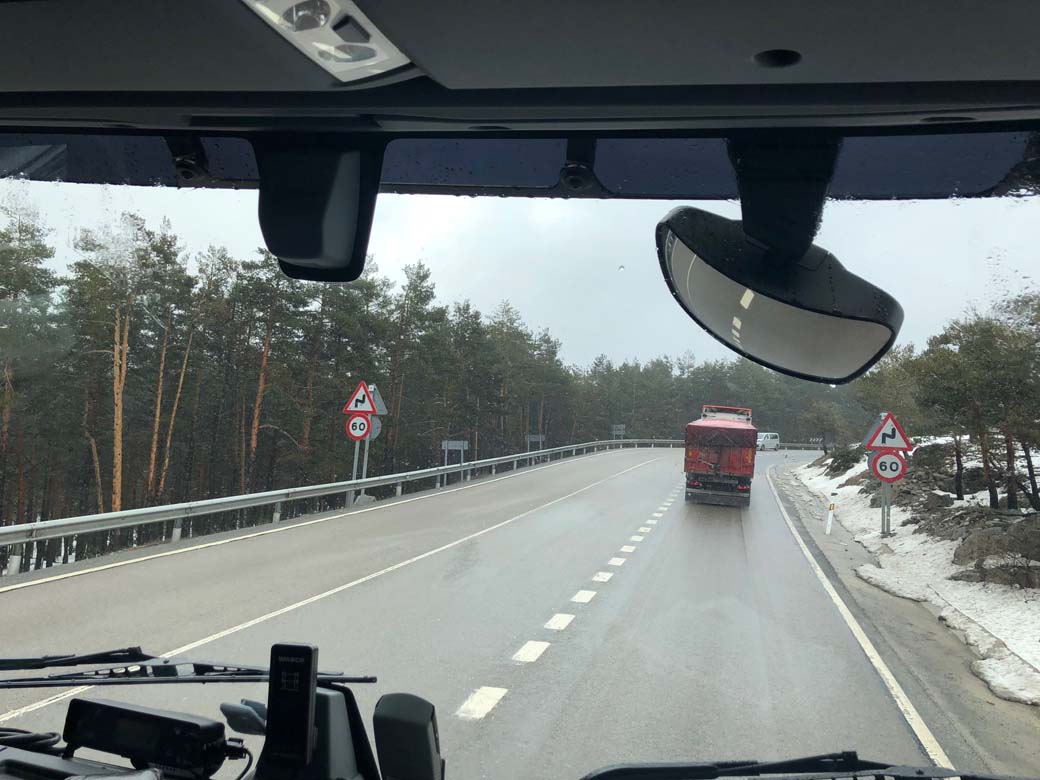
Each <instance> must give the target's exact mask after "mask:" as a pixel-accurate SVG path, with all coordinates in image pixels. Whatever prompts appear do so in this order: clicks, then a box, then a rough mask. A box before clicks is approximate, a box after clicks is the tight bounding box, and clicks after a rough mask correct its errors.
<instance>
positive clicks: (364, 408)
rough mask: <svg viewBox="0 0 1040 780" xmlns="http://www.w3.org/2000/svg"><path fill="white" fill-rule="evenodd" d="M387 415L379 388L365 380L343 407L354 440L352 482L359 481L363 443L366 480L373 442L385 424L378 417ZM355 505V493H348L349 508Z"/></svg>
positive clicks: (347, 427) (348, 430)
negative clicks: (358, 472) (362, 443)
mask: <svg viewBox="0 0 1040 780" xmlns="http://www.w3.org/2000/svg"><path fill="white" fill-rule="evenodd" d="M386 413H387V408H386V403H385V402H384V401H383V396H381V395H380V394H379V388H378V387H376V386H375V385H370V384H368V383H367V382H365V381H364V380H362V381H361V382H359V383H358V386H357V387H356V388H354V392H353V393H351V394H350V398H348V399H347V402H346V403H345V404H344V405H343V414H349V415H350V417H348V418H347V426H346V430H347V436H349V437H350V438H351V439H353V440H354V465H353V469H352V476H351V479H352V480H356V479H357V470H358V456H359V454H360V452H359V450H360V447H361V442H362V441H364V442H365V454H364V456H363V457H364V462H363V464H362V466H361V478H362V479H365V478H366V477H367V476H368V451H369V447H370V445H371V442H372V440H373V439H375V438H376V437H378V436H379V432H380V431H381V430H382V429H383V423H382V422H381V421H380V419H379V418H378V417H377V416H376V415H379V414H386ZM361 495H362V496H364V495H365V491H364V490H363V489H362V490H361ZM353 504H354V491H353V490H351V491H348V493H347V506H348V507H349V506H353Z"/></svg>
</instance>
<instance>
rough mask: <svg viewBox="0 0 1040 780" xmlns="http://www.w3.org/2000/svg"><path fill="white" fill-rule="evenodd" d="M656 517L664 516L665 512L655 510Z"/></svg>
mask: <svg viewBox="0 0 1040 780" xmlns="http://www.w3.org/2000/svg"><path fill="white" fill-rule="evenodd" d="M654 517H664V512H654Z"/></svg>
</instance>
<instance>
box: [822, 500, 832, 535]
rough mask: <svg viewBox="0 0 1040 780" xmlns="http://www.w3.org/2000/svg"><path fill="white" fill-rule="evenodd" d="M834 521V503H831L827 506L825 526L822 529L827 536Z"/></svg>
mask: <svg viewBox="0 0 1040 780" xmlns="http://www.w3.org/2000/svg"><path fill="white" fill-rule="evenodd" d="M833 523H834V504H831V505H830V506H829V507H828V508H827V527H826V528H825V529H824V533H825V534H827V536H830V535H831V525H832V524H833Z"/></svg>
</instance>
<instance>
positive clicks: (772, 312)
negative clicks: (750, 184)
mask: <svg viewBox="0 0 1040 780" xmlns="http://www.w3.org/2000/svg"><path fill="white" fill-rule="evenodd" d="M657 255H658V259H659V260H660V262H661V271H662V272H663V273H664V278H665V281H666V282H667V283H668V287H669V289H670V290H671V293H672V295H673V296H674V297H675V299H676V300H677V301H678V302H679V304H680V305H681V306H682V307H683V309H685V311H686V313H687V314H689V315H690V317H692V318H693V319H694V321H696V322H697V324H698V325H700V326H701V327H702V328H704V329H705V330H706V331H708V333H710V334H711V335H712V336H714V337H715V338H716V339H718V340H719V341H721V342H722V343H723V344H725V345H726V346H727V347H729V348H730V349H732V350H733V351H735V352H739V353H740V354H741V355H743V356H745V357H747V358H749V359H750V360H753V361H755V362H756V363H760V364H761V365H763V366H766V367H768V368H772V369H775V370H777V371H780V372H782V373H784V374H789V375H791V376H796V377H800V378H802V379H809V380H812V381H815V382H827V383H830V384H842V383H844V382H849V381H851V380H853V379H855V378H856V377H857V376H859V375H860V374H862V373H863V372H864V371H866V370H867V369H868V368H870V367H871V366H872V365H874V363H876V362H877V361H878V360H880V359H881V357H882V356H883V355H884V354H885V353H886V352H887V351H888V350H889V348H890V347H891V346H892V344H893V342H894V341H895V339H896V336H897V335H898V333H899V328H900V326H901V325H902V324H903V309H902V307H901V306H900V305H899V303H898V302H897V301H896V300H895V299H894V298H893V297H892V296H891V295H889V294H888V293H886V292H885V291H884V290H881V289H878V288H877V287H875V286H874V285H872V284H870V283H869V282H867V281H864V280H863V279H861V278H859V277H858V276H856V275H855V274H852V273H850V272H849V271H846V270H845V268H844V266H842V264H841V263H839V262H838V260H837V259H836V258H835V257H834V256H833V255H832V254H831V253H830V252H827V251H826V250H824V249H821V248H820V247H818V246H816V245H815V244H813V245H811V246H810V247H809V249H808V251H807V252H806V253H805V254H804V255H803V256H802V257H800V258H790V257H783V256H778V255H777V254H776V253H775V252H771V251H770V250H769V249H767V248H765V247H763V246H761V245H760V244H758V243H756V242H754V241H753V240H752V239H750V238H748V236H747V235H745V233H744V230H743V228H742V226H741V223H740V222H739V221H735V220H730V219H725V218H724V217H719V216H716V215H714V214H709V213H708V212H705V211H701V210H699V209H694V208H689V207H681V208H677V209H674V210H672V211H671V212H669V213H668V215H667V216H666V217H665V218H664V219H663V220H661V222H660V223H658V225H657Z"/></svg>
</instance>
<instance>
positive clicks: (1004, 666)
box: [794, 463, 1040, 704]
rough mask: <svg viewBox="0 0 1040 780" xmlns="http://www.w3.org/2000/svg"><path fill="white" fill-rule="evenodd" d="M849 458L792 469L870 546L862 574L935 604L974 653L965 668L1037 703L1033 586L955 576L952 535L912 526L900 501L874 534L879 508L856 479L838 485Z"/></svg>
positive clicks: (859, 468)
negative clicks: (836, 466) (832, 472)
mask: <svg viewBox="0 0 1040 780" xmlns="http://www.w3.org/2000/svg"><path fill="white" fill-rule="evenodd" d="M865 468H866V465H865V463H860V464H857V465H856V466H855V467H853V468H852V469H850V470H849V471H848V472H846V473H845V474H842V475H840V476H838V477H830V476H828V475H827V474H826V473H825V471H824V469H823V468H821V467H819V466H812V465H811V464H807V465H805V466H800V467H799V468H797V469H795V470H794V473H795V475H796V477H797V478H798V479H799V480H800V481H801V482H802V483H803V484H805V485H806V486H808V487H809V488H811V489H812V490H814V491H816V492H817V493H820V494H822V495H823V498H824V500H825V501H828V502H834V504H835V512H834V517H835V519H836V520H837V521H838V522H839V523H841V525H842V526H843V527H845V528H846V529H847V530H848V531H849V532H850V533H852V535H853V537H854V538H855V539H856V541H858V542H859V543H861V544H862V545H863V546H864V547H866V548H867V549H868V550H869V551H870V552H872V553H873V554H874V555H875V557H876V559H877V561H878V565H877V566H873V565H866V566H861V567H859V568H858V569H857V570H856V574H857V575H858V576H859V577H861V578H862V579H863V580H865V581H867V582H869V583H871V584H873V585H875V586H877V587H879V588H881V589H882V590H885V591H887V592H889V593H892V594H894V595H897V596H901V597H903V598H908V599H913V600H915V601H924V602H928V603H931V604H933V605H935V607H937V608H938V609H939V610H941V613H940V619H941V620H943V622H945V623H947V624H948V625H950V627H951V628H954V629H956V630H958V631H960V632H961V633H962V634H963V635H964V639H965V642H966V643H967V644H968V645H969V646H970V647H972V649H973V650H974V652H975V653H976V654H977V655H978V656H979V660H978V661H976V662H975V664H974V665H973V668H974V669H975V671H976V673H977V674H978V675H979V676H980V677H981V678H982V679H983V680H985V681H986V683H987V685H989V687H990V689H991V690H992V691H993V692H994V693H995V694H996V695H998V696H1000V697H1002V698H1007V699H1012V700H1014V701H1022V702H1028V703H1030V704H1040V593H1037V592H1036V591H1031V590H1028V589H1026V590H1023V589H1019V588H1012V587H1010V586H1006V585H999V584H995V583H982V582H962V581H960V580H951V579H949V578H950V576H951V575H953V574H956V573H957V572H959V571H963V570H964V569H967V568H970V567H969V566H959V565H957V564H955V563H954V562H953V552H954V550H956V549H957V547H958V545H959V542H957V541H949V540H945V539H937V538H935V537H932V536H929V535H928V534H923V533H922V534H915V533H914V528H915V526H913V525H902V523H903V521H905V520H907V519H909V517H910V511H909V510H908V509H906V508H905V507H900V506H893V507H892V530H893V535H892V536H890V537H887V538H883V537H882V536H881V509H880V508H877V507H872V506H870V496H869V495H867V494H864V493H861V492H860V487H859V486H858V485H849V486H846V487H839V486H840V485H841V484H842V483H844V482H845V481H846V480H847V479H849V477H852V476H855V475H856V474H860V473H862V472H863V471H864V469H865ZM988 501H989V494H988V493H987V492H986V491H980V492H979V493H977V494H975V495H972V496H965V501H963V502H962V501H955V502H954V505H953V506H952V507H950V508H949V510H948V511H951V512H953V511H956V510H957V508H958V507H963V506H966V505H971V504H982V505H984V506H985V505H987V504H988Z"/></svg>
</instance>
